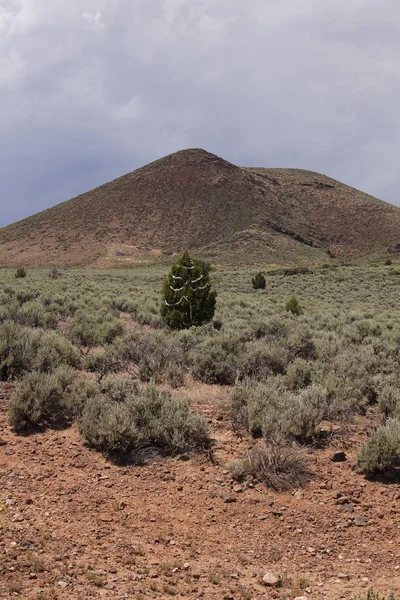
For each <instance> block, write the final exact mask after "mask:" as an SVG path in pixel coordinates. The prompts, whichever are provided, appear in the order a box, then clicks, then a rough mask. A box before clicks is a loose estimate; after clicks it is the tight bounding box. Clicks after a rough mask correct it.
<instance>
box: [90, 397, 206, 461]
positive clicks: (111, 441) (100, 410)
mask: <svg viewBox="0 0 400 600" xmlns="http://www.w3.org/2000/svg"><path fill="white" fill-rule="evenodd" d="M78 427H79V431H80V433H81V434H82V436H83V437H84V438H85V440H86V441H87V442H88V444H89V445H91V446H93V447H94V448H96V449H98V450H101V451H103V452H106V453H108V454H120V453H122V454H126V453H128V452H134V451H136V450H139V449H140V448H143V447H147V446H152V447H155V448H157V449H159V450H160V451H162V452H164V453H166V454H172V455H174V454H178V453H182V452H187V451H188V450H192V449H201V448H204V447H206V446H207V445H208V444H209V437H208V433H207V429H206V426H205V421H204V418H203V417H202V416H200V415H196V414H194V413H192V412H191V411H190V410H189V407H188V405H187V404H186V403H185V402H183V401H181V400H177V399H174V398H172V397H171V395H170V394H168V393H167V392H162V391H159V390H157V389H156V388H155V387H154V386H148V387H145V388H142V389H140V390H137V391H135V392H131V393H128V394H127V395H126V396H124V398H123V399H119V401H116V400H115V399H112V398H111V397H110V394H109V393H107V390H106V391H105V393H103V394H99V395H98V396H96V397H94V398H90V399H89V400H88V401H87V403H86V405H85V407H84V410H83V412H82V415H81V417H80V419H79V421H78Z"/></svg>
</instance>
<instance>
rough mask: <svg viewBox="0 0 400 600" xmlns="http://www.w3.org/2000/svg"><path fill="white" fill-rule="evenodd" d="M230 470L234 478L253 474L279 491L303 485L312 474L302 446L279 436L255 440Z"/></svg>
mask: <svg viewBox="0 0 400 600" xmlns="http://www.w3.org/2000/svg"><path fill="white" fill-rule="evenodd" d="M230 471H231V475H232V477H233V478H234V479H237V480H239V481H240V480H242V479H244V478H245V477H247V476H251V477H254V478H255V479H257V480H259V481H262V482H263V483H265V485H266V486H267V487H269V488H272V489H274V490H276V491H278V492H282V491H285V490H290V489H292V488H298V487H302V486H304V485H305V484H306V483H307V482H308V481H309V480H310V478H311V477H312V474H311V472H310V470H309V469H308V468H307V465H306V463H305V461H304V458H303V454H302V453H301V451H300V450H299V448H297V447H296V446H293V445H292V444H290V443H289V442H288V441H287V440H285V439H284V438H281V437H279V436H278V437H276V438H275V439H270V440H268V441H265V442H261V443H258V444H256V445H255V446H254V447H253V448H252V449H251V450H249V452H248V453H247V455H246V456H245V457H244V458H243V459H239V460H236V461H234V462H233V463H232V464H231V466H230Z"/></svg>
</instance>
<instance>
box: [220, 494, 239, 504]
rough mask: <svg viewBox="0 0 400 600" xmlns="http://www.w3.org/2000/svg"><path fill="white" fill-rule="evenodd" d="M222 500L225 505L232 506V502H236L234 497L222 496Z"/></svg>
mask: <svg viewBox="0 0 400 600" xmlns="http://www.w3.org/2000/svg"><path fill="white" fill-rule="evenodd" d="M222 500H223V501H224V502H225V504H232V502H236V498H235V497H234V496H222Z"/></svg>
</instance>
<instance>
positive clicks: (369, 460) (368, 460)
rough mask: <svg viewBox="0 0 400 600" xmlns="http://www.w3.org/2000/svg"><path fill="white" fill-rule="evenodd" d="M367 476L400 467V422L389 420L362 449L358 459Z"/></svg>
mask: <svg viewBox="0 0 400 600" xmlns="http://www.w3.org/2000/svg"><path fill="white" fill-rule="evenodd" d="M357 460H358V464H359V466H360V469H361V471H362V472H363V473H364V474H365V475H376V474H379V473H384V472H385V471H387V470H388V469H390V468H393V467H397V466H399V465H400V420H399V419H388V420H387V421H386V423H385V425H382V426H381V427H379V428H378V429H377V430H376V431H375V432H374V433H373V434H372V435H371V436H370V437H369V438H368V440H367V442H366V443H365V444H364V446H363V447H362V448H361V451H360V453H359V454H358V457H357Z"/></svg>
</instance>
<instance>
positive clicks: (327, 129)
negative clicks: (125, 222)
mask: <svg viewBox="0 0 400 600" xmlns="http://www.w3.org/2000/svg"><path fill="white" fill-rule="evenodd" d="M399 19H400V5H399V4H398V2H397V0H396V1H395V0H380V2H379V3H378V2H376V0H347V2H338V1H337V0H325V1H324V2H318V1H317V0H247V2H245V3H244V2H242V1H241V0H152V1H151V2H149V0H134V1H132V0H58V1H57V2H54V0H0V115H1V118H0V177H1V182H2V188H1V196H0V198H1V200H0V202H1V209H2V210H1V216H0V225H4V224H6V223H9V222H11V221H14V220H17V219H19V218H22V217H24V216H26V215H28V214H32V213H35V212H37V211H38V210H41V209H43V208H46V207H48V206H51V205H53V204H56V203H57V202H60V201H62V200H66V199H68V198H70V197H71V196H73V195H76V194H78V193H80V192H83V191H85V190H87V189H90V188H91V187H93V186H95V185H98V184H101V183H103V182H104V181H107V180H109V179H111V178H114V177H117V176H119V175H122V174H123V173H125V172H127V171H130V170H133V169H135V168H137V167H139V166H141V165H143V164H145V163H147V162H149V161H150V160H154V159H156V158H159V157H160V156H163V155H164V154H168V153H170V152H174V151H175V150H178V149H182V148H185V147H198V146H201V147H204V148H205V149H207V150H210V151H211V152H215V153H216V154H219V155H220V156H223V157H224V158H227V159H228V160H232V161H233V162H235V163H236V164H240V165H255V166H256V165H257V166H287V167H299V168H306V169H310V170H315V171H320V172H323V173H325V174H328V175H331V176H332V177H335V178H337V179H340V180H342V181H344V182H346V183H349V184H350V185H354V186H355V187H358V188H360V189H362V190H364V191H367V192H369V193H371V194H373V195H376V196H378V197H381V198H383V199H384V200H387V201H390V202H393V203H396V204H400V196H399V195H398V192H397V189H398V187H399V184H400V181H399V180H400V174H399V171H398V165H397V146H398V139H399V137H400V136H399V134H400V117H399V116H398V108H397V107H398V106H399V103H400V69H399V64H400V41H399V39H398V26H397V24H398V22H399Z"/></svg>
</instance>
